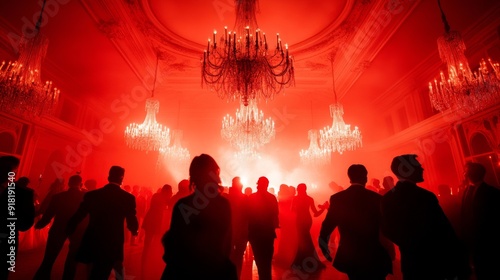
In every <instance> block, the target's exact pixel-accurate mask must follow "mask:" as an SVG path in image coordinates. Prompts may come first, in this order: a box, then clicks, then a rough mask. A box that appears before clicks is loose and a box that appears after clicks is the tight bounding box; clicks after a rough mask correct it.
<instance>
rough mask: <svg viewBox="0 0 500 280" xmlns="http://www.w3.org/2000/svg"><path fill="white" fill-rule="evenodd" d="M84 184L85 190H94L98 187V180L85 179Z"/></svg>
mask: <svg viewBox="0 0 500 280" xmlns="http://www.w3.org/2000/svg"><path fill="white" fill-rule="evenodd" d="M83 186H84V190H85V191H86V192H88V191H93V190H95V189H96V188H97V181H96V180H94V179H88V180H85V183H83Z"/></svg>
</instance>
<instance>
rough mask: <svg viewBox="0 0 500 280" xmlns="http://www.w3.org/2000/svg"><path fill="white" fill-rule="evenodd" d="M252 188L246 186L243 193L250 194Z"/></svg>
mask: <svg viewBox="0 0 500 280" xmlns="http://www.w3.org/2000/svg"><path fill="white" fill-rule="evenodd" d="M252 192H253V191H252V188H250V187H246V188H245V190H244V191H243V193H244V194H245V195H246V196H250V195H251V194H252Z"/></svg>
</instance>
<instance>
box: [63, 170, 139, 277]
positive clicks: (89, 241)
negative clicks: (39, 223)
mask: <svg viewBox="0 0 500 280" xmlns="http://www.w3.org/2000/svg"><path fill="white" fill-rule="evenodd" d="M124 175H125V169H123V168H122V167H120V166H112V167H111V169H110V170H109V175H108V182H109V183H108V184H107V185H105V186H104V187H102V188H100V189H97V190H95V191H90V192H87V193H85V195H84V196H83V201H82V203H81V204H80V206H79V207H78V210H77V211H76V213H75V214H74V215H73V216H72V217H71V219H70V220H69V222H68V226H67V228H66V232H67V234H68V235H71V234H73V233H74V232H75V230H76V228H77V226H78V224H79V223H80V222H81V221H82V220H83V219H85V217H87V215H88V216H89V224H88V226H87V229H86V230H85V233H84V235H83V239H82V242H81V245H80V248H79V249H78V253H77V257H76V259H77V261H79V262H82V263H86V264H91V271H90V276H89V279H108V277H109V275H110V274H111V269H113V267H115V274H116V275H117V276H116V277H117V278H118V277H122V278H121V279H123V276H124V275H123V270H122V271H117V270H116V268H117V267H120V268H121V263H122V262H123V243H124V229H123V223H124V221H125V220H126V221H127V227H128V229H129V230H130V232H132V235H133V236H137V231H138V229H139V223H138V221H137V217H136V216H135V213H136V212H135V197H134V196H133V195H131V194H129V193H128V192H126V191H124V190H122V189H121V188H120V186H121V184H122V182H123V177H124Z"/></svg>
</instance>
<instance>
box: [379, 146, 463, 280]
mask: <svg viewBox="0 0 500 280" xmlns="http://www.w3.org/2000/svg"><path fill="white" fill-rule="evenodd" d="M391 170H392V172H393V173H394V175H396V177H397V178H398V182H397V184H396V186H395V187H394V188H393V189H392V191H390V192H388V193H386V194H385V195H384V196H383V197H382V202H381V211H382V230H383V233H384V234H385V236H387V238H389V240H391V241H392V242H393V243H394V244H396V245H398V246H399V249H400V252H401V271H402V273H403V279H404V280H413V279H415V280H422V279H429V280H433V279H436V280H437V279H454V278H455V277H459V276H460V277H461V276H462V273H465V270H466V267H465V261H464V258H463V257H462V256H463V254H461V252H460V250H459V243H458V240H457V237H456V234H455V232H454V231H453V228H452V226H451V224H450V222H449V221H448V219H447V218H446V216H445V214H444V212H443V210H442V209H441V207H440V206H439V202H438V200H437V198H436V196H435V195H434V194H433V193H432V192H430V191H427V190H425V189H423V188H421V187H419V186H417V183H420V182H423V181H424V178H423V173H424V172H423V171H424V169H423V168H422V165H421V164H420V163H419V162H418V160H417V155H414V154H406V155H400V156H397V157H395V158H394V159H393V160H392V163H391Z"/></svg>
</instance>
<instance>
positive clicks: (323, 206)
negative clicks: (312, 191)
mask: <svg viewBox="0 0 500 280" xmlns="http://www.w3.org/2000/svg"><path fill="white" fill-rule="evenodd" d="M328 207H330V203H328V201H325V203H323V204H320V205H318V208H319V209H321V210H328Z"/></svg>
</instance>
